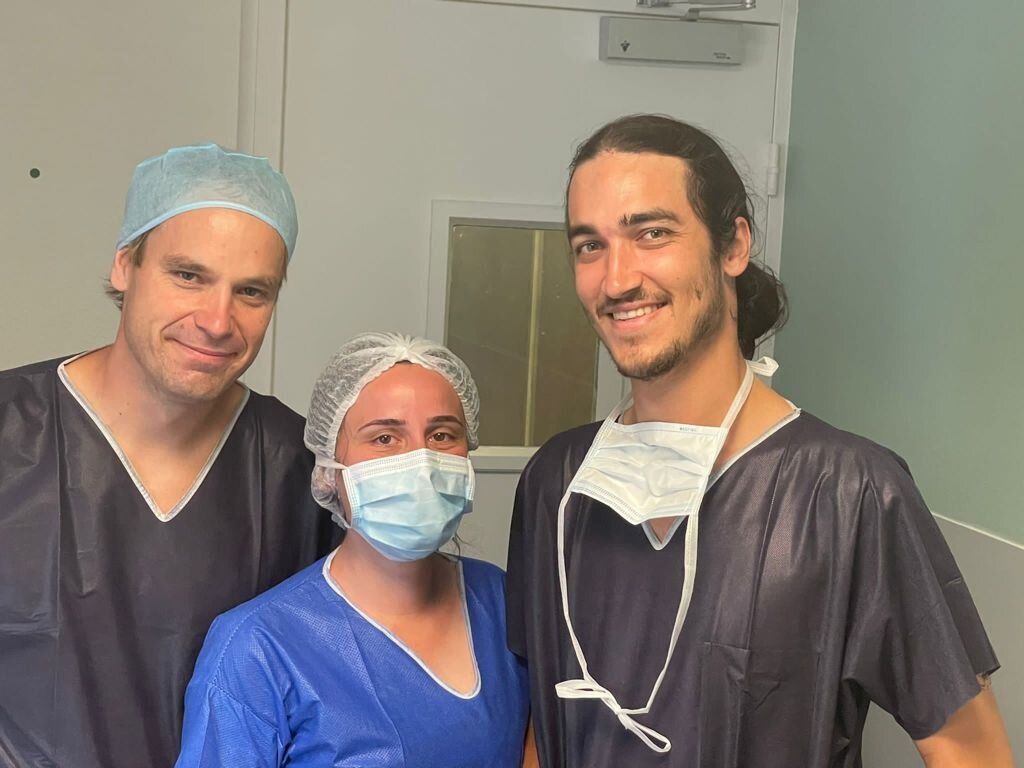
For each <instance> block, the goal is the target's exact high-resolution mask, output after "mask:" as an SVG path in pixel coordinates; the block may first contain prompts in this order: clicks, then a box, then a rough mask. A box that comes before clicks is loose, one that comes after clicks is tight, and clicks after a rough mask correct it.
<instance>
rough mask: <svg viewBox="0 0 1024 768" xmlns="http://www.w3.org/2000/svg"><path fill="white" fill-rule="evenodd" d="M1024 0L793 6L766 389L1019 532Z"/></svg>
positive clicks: (1017, 537)
mask: <svg viewBox="0 0 1024 768" xmlns="http://www.w3.org/2000/svg"><path fill="white" fill-rule="evenodd" d="M1022 34H1024V3H1021V2H1019V0H986V2H984V3H963V2H960V1H959V0H958V1H957V2H952V1H951V0H938V2H922V1H920V0H918V1H916V2H899V3H892V2H882V1H881V0H862V1H861V2H856V3H853V2H840V1H839V0H804V1H803V2H802V3H801V5H800V16H799V23H798V26H797V45H796V60H795V74H794V82H793V111H792V121H791V132H790V148H789V152H788V167H787V188H786V217H785V229H784V237H783V253H782V274H781V276H782V278H783V280H784V282H785V283H786V286H787V288H788V290H789V293H790V298H791V301H792V319H791V321H790V324H789V325H788V326H787V327H786V329H784V330H783V332H782V333H781V334H780V335H779V339H778V342H777V344H776V356H777V357H778V359H779V361H780V364H781V369H780V371H779V373H778V375H777V377H776V382H777V386H778V388H779V389H780V391H782V392H783V393H784V394H786V395H787V396H788V397H790V398H791V399H793V400H794V401H795V402H796V403H797V404H798V405H800V406H802V407H804V408H805V409H807V410H809V411H811V412H813V413H815V414H816V415H818V416H821V417H823V418H825V419H827V420H829V421H831V422H832V423H834V424H836V425H837V426H840V427H843V428H845V429H850V430H852V431H854V432H858V433H860V434H863V435H866V436H868V437H870V438H872V439H874V440H877V441H878V442H880V443H883V444H885V445H887V446H889V447H891V448H893V449H894V450H896V451H897V452H898V453H900V454H901V455H903V456H904V458H906V459H907V461H908V462H909V463H910V466H911V469H912V471H913V472H914V475H915V477H916V478H917V480H918V483H919V484H920V486H921V488H922V490H923V491H924V494H925V497H926V498H927V499H928V501H929V504H930V506H931V508H932V510H933V511H934V512H935V513H937V514H941V515H945V516H947V517H951V518H954V519H956V520H959V521H961V522H965V523H968V524H970V525H974V526H977V527H979V528H982V529H984V530H988V531H991V532H993V533H996V534H998V535H1001V536H1003V537H1006V538H1009V539H1011V540H1014V541H1017V542H1021V543H1024V448H1022V441H1024V338H1022V337H1024V226H1022V224H1024V151H1022V141H1024V85H1022V80H1021V78H1022V71H1024V43H1021V36H1022Z"/></svg>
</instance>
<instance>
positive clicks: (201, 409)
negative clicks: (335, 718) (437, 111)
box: [0, 145, 332, 768]
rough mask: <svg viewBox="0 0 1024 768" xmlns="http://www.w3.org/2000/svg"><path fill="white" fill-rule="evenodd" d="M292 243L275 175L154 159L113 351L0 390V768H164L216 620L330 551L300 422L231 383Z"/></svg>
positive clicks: (283, 190) (14, 379)
mask: <svg viewBox="0 0 1024 768" xmlns="http://www.w3.org/2000/svg"><path fill="white" fill-rule="evenodd" d="M297 227H298V225H297V219H296V215H295V203H294V200H293V199H292V195H291V191H290V190H289V188H288V183H287V181H286V180H285V178H284V177H283V176H282V175H281V174H279V173H277V172H276V171H275V170H274V169H273V168H271V166H270V164H269V163H268V162H267V160H266V159H263V158H256V157H252V156H250V155H245V154H241V153H237V152H230V151H225V150H223V149H221V148H220V147H217V146H213V145H208V146H192V147H180V148H176V149H172V150H170V151H169V152H167V153H166V154H164V155H162V156H159V157H155V158H151V159H149V160H146V161H145V162H143V163H141V164H140V165H139V166H138V167H137V168H136V170H135V175H134V177H133V179H132V183H131V187H130V188H129V191H128V196H127V204H126V207H125V219H124V224H123V226H122V229H121V233H120V237H119V239H118V243H117V247H116V253H115V256H114V263H113V267H112V268H111V272H110V284H109V287H108V292H109V293H110V294H111V296H112V297H113V298H114V301H115V303H116V304H117V305H118V307H119V308H120V310H121V319H120V324H119V326H118V329H117V336H116V338H115V339H114V341H113V343H112V344H110V345H109V346H106V347H103V348H101V349H97V350H94V351H91V352H86V353H83V354H80V355H76V356H73V357H68V358H60V359H57V360H51V361H48V362H42V363H36V364H33V365H28V366H25V367H23V368H18V369H15V370H11V371H6V372H3V373H0V766H5V767H6V766H15V765H16V766H19V767H21V766H61V768H78V767H82V768H92V767H93V766H97V767H98V766H103V767H104V768H119V767H121V766H123V767H124V768H129V766H130V767H131V768H138V767H139V766H147V767H149V768H159V767H160V766H169V765H171V764H172V763H173V762H174V759H175V757H176V754H177V750H178V742H179V737H180V728H181V718H182V700H183V694H184V690H185V686H186V684H187V682H188V679H189V676H190V674H191V672H192V666H193V663H194V661H195V657H196V654H197V653H198V651H199V648H200V645H201V644H202V641H203V637H204V635H205V633H206V630H207V628H208V626H209V624H210V622H211V621H212V619H213V618H214V617H215V616H216V615H217V614H219V613H221V612H223V611H225V610H227V609H228V608H231V607H233V606H235V605H237V604H239V603H241V602H243V601H245V600H248V599H249V598H251V597H253V596H254V595H256V594H258V593H260V592H262V591H264V590H265V589H267V588H268V587H270V586H272V585H274V584H276V583H277V582H279V581H281V580H283V579H284V578H286V577H287V576H289V575H290V574H292V573H294V572H296V571H298V570H299V569H301V568H302V567H304V566H306V565H308V564H309V563H311V562H313V561H314V560H315V559H316V558H318V557H319V556H320V555H322V554H323V553H325V552H326V551H327V550H328V549H329V547H330V544H331V541H330V537H331V529H332V526H331V525H330V520H329V519H327V518H326V516H325V515H322V514H320V513H319V512H318V511H317V508H316V506H315V504H314V503H313V502H312V499H309V503H308V505H306V506H307V508H296V500H301V499H302V498H307V499H308V498H309V494H308V490H307V489H308V483H309V476H310V470H311V467H312V461H311V458H310V457H309V456H308V454H307V453H306V452H305V450H304V448H303V445H302V426H303V425H302V420H301V418H300V417H299V416H298V415H297V414H295V413H294V412H292V411H291V410H289V409H288V408H286V407H285V406H284V405H282V404H281V403H280V402H278V401H277V400H275V399H274V398H271V397H265V396H262V395H258V394H256V393H254V392H251V391H250V390H248V389H247V388H246V387H245V386H243V385H242V384H240V383H239V382H238V378H239V377H240V376H241V375H242V374H243V373H244V372H245V371H246V369H247V368H248V367H249V365H250V364H251V363H252V361H253V359H254V358H255V357H256V354H257V353H258V352H259V349H260V345H261V344H262V342H263V337H264V334H265V333H266V330H267V326H268V324H269V322H270V318H271V314H272V312H273V310H274V305H275V303H276V301H277V296H278V291H279V290H280V289H281V284H282V283H283V281H284V278H285V271H286V269H287V265H288V262H289V260H290V258H291V256H292V251H293V250H294V247H295V238H296V233H297Z"/></svg>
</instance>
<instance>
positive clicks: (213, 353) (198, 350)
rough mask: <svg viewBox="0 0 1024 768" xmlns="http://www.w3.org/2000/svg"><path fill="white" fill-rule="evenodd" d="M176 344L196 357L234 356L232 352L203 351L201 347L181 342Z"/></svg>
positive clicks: (218, 350)
mask: <svg viewBox="0 0 1024 768" xmlns="http://www.w3.org/2000/svg"><path fill="white" fill-rule="evenodd" d="M178 343H179V344H181V346H183V347H184V348H185V349H187V350H189V351H190V352H194V353H195V354H197V355H203V356H204V357H219V358H228V357H234V354H235V353H234V352H228V351H225V350H220V349H203V348H202V347H194V346H192V345H191V344H186V343H185V342H183V341H179V342H178Z"/></svg>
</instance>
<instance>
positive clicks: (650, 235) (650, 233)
mask: <svg viewBox="0 0 1024 768" xmlns="http://www.w3.org/2000/svg"><path fill="white" fill-rule="evenodd" d="M667 234H668V230H667V229H658V228H657V227H655V228H654V229H648V230H647V231H646V232H644V234H643V237H645V238H647V239H648V240H658V239H659V238H662V237H665V235H667Z"/></svg>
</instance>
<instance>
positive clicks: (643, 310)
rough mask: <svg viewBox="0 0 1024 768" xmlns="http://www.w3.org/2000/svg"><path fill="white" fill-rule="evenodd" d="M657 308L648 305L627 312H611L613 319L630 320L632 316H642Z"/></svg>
mask: <svg viewBox="0 0 1024 768" xmlns="http://www.w3.org/2000/svg"><path fill="white" fill-rule="evenodd" d="M656 309H657V307H656V306H653V305H648V306H646V307H640V309H631V310H629V312H612V319H613V320H632V319H633V318H634V317H643V316H644V315H649V314H651V312H654V311H655V310H656Z"/></svg>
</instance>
